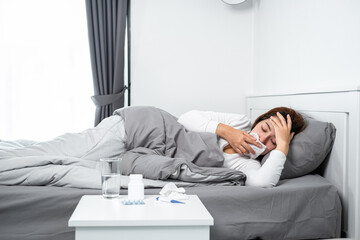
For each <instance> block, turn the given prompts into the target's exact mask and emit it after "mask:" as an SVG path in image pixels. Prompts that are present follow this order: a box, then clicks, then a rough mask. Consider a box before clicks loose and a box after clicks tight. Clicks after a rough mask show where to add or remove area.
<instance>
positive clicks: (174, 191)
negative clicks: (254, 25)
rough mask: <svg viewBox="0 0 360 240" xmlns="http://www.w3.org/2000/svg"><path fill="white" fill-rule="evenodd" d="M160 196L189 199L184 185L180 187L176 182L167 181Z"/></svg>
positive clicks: (168, 198)
mask: <svg viewBox="0 0 360 240" xmlns="http://www.w3.org/2000/svg"><path fill="white" fill-rule="evenodd" d="M160 198H161V199H162V200H168V201H169V200H178V201H181V200H188V199H189V196H188V195H186V194H185V189H184V188H183V187H181V188H178V187H177V186H176V185H175V183H172V182H171V183H167V184H166V185H165V186H164V187H163V188H162V189H161V191H160Z"/></svg>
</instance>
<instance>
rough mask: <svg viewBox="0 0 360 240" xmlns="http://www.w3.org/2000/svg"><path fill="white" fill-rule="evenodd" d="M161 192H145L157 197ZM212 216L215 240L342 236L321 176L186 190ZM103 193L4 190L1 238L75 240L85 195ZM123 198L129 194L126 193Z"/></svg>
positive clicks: (337, 209) (334, 196)
mask: <svg viewBox="0 0 360 240" xmlns="http://www.w3.org/2000/svg"><path fill="white" fill-rule="evenodd" d="M159 190H160V189H156V188H153V189H146V191H145V193H146V194H158V193H159ZM186 193H187V194H197V195H198V196H199V198H200V199H201V201H202V202H203V203H204V205H205V207H206V208H207V209H208V211H209V212H210V214H211V215H212V216H213V218H214V226H212V227H211V228H210V238H211V239H212V240H217V239H219V240H220V239H221V240H227V239H229V240H230V239H276V240H280V239H315V238H334V237H339V236H340V227H341V203H340V199H339V195H338V193H337V190H336V189H335V187H334V186H332V185H331V184H330V183H329V182H328V181H327V180H326V179H325V178H323V177H321V176H319V175H307V176H304V177H300V178H296V179H289V180H283V181H280V182H279V185H278V186H277V187H275V188H271V189H263V188H257V187H247V186H202V187H191V188H186ZM86 194H101V191H100V190H92V189H76V188H60V187H51V186H43V187H40V186H39V187H35V186H33V187H28V186H0V239H1V240H15V239H16V240H20V239H21V240H35V239H36V240H42V239H46V240H49V239H52V240H73V239H75V229H74V228H70V227H68V226H67V225H68V220H69V218H70V216H71V214H72V212H73V211H74V209H75V207H76V205H77V203H78V201H79V200H80V198H81V196H82V195H86ZM121 194H127V192H126V191H125V190H124V191H122V192H121Z"/></svg>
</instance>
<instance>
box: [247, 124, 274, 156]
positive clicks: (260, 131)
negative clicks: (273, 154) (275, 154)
mask: <svg viewBox="0 0 360 240" xmlns="http://www.w3.org/2000/svg"><path fill="white" fill-rule="evenodd" d="M251 132H254V133H257V135H259V141H260V142H262V143H263V144H264V145H265V146H266V149H265V151H264V152H263V153H262V154H261V155H265V154H267V153H268V152H270V151H271V150H273V149H275V148H276V136H275V128H274V126H273V124H272V123H271V122H270V119H265V120H263V121H261V122H259V123H258V124H257V125H256V126H255V127H254V128H253V130H252V131H251Z"/></svg>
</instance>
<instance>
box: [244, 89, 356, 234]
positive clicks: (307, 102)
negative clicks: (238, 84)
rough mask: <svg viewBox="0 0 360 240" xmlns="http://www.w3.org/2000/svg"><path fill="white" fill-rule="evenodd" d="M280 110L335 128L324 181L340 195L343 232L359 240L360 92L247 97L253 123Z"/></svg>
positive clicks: (249, 113) (249, 114)
mask: <svg viewBox="0 0 360 240" xmlns="http://www.w3.org/2000/svg"><path fill="white" fill-rule="evenodd" d="M279 106H285V107H291V108H294V109H295V110H297V111H300V112H302V113H306V114H307V115H309V116H311V117H313V118H315V119H318V120H321V121H325V122H332V123H333V124H334V125H335V127H336V139H335V143H334V146H333V150H332V152H331V154H330V157H329V160H328V162H327V165H326V168H325V171H324V177H325V178H326V179H328V180H329V181H330V182H331V183H332V184H333V185H334V186H336V187H337V189H338V191H339V194H340V197H341V200H342V204H343V216H342V220H343V221H342V231H344V232H345V233H346V235H347V237H348V238H351V239H354V240H360V197H359V194H360V90H352V91H337V92H323V93H301V94H288V95H267V96H249V97H247V111H248V112H247V114H248V116H250V118H251V119H252V121H254V120H255V119H256V117H257V116H259V115H260V114H262V113H264V112H265V111H267V110H269V109H271V108H274V107H279Z"/></svg>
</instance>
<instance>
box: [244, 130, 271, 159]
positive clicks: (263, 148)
mask: <svg viewBox="0 0 360 240" xmlns="http://www.w3.org/2000/svg"><path fill="white" fill-rule="evenodd" d="M250 135H251V136H253V137H254V138H256V142H258V143H260V145H261V148H259V147H257V146H255V145H252V144H249V145H250V147H251V148H252V149H254V151H255V154H252V153H249V154H244V155H245V156H247V157H249V158H251V159H256V158H257V157H258V156H260V154H262V153H263V152H264V151H265V149H266V146H265V145H264V144H263V143H262V142H260V140H259V135H257V133H254V132H252V133H250Z"/></svg>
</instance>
